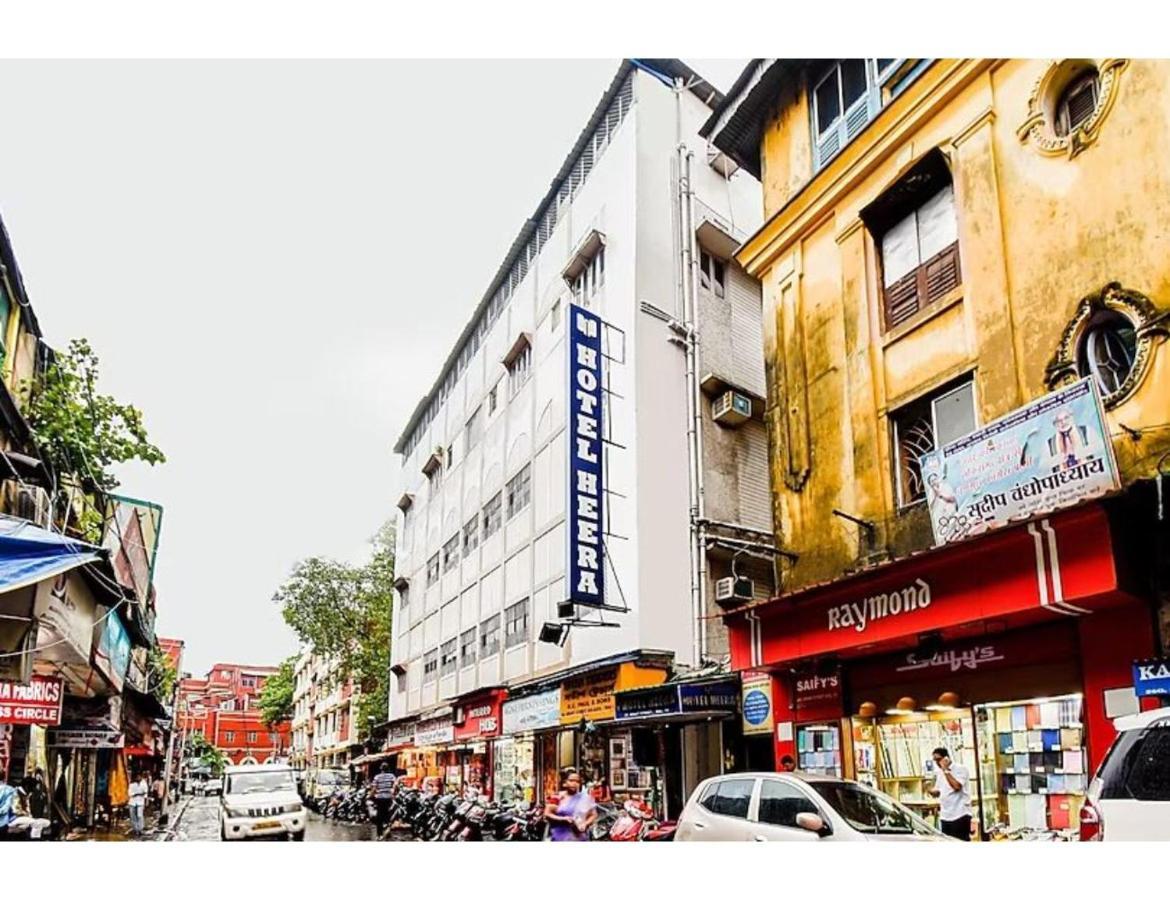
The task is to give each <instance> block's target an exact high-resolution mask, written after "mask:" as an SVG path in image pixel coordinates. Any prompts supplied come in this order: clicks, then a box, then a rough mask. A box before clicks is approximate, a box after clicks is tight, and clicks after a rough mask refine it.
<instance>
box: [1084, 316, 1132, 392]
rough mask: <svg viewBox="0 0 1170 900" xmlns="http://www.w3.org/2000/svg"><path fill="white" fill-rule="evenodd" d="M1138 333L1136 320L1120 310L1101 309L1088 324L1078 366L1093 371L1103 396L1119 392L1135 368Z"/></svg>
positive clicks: (1088, 373) (1085, 372) (1086, 370)
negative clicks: (1135, 328) (1135, 327)
mask: <svg viewBox="0 0 1170 900" xmlns="http://www.w3.org/2000/svg"><path fill="white" fill-rule="evenodd" d="M1136 354H1137V334H1136V332H1135V330H1134V326H1133V322H1131V321H1130V320H1129V318H1127V317H1126V316H1124V315H1122V314H1121V313H1119V312H1117V311H1116V310H1112V309H1111V310H1106V311H1104V312H1100V313H1098V314H1097V315H1096V316H1094V318H1093V319H1092V320H1091V321H1090V322H1089V324H1088V327H1086V328H1085V333H1084V336H1083V337H1082V338H1081V342H1080V346H1079V347H1078V349H1077V370H1078V371H1079V372H1080V374H1081V376H1082V377H1084V376H1086V375H1091V376H1092V377H1093V380H1094V381H1096V382H1097V388H1098V390H1099V391H1100V393H1101V396H1102V397H1109V396H1110V395H1111V394H1115V393H1117V391H1118V390H1120V389H1121V386H1122V385H1123V384H1124V383H1125V380H1126V379H1127V378H1128V377H1129V373H1130V372H1131V371H1133V364H1134V358H1135V357H1136Z"/></svg>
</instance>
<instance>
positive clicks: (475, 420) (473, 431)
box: [463, 406, 483, 453]
mask: <svg viewBox="0 0 1170 900" xmlns="http://www.w3.org/2000/svg"><path fill="white" fill-rule="evenodd" d="M481 412H482V409H481V408H480V407H478V406H477V407H476V408H475V412H473V413H472V414H471V418H470V419H468V420H467V425H466V426H465V427H464V429H463V432H464V436H465V440H464V447H465V452H467V453H470V452H471V451H472V450H474V449H475V446H476V445H477V444H478V443H479V442H480V439H481V438H483V416H482V415H480V413H481Z"/></svg>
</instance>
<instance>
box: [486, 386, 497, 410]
mask: <svg viewBox="0 0 1170 900" xmlns="http://www.w3.org/2000/svg"><path fill="white" fill-rule="evenodd" d="M498 388H499V385H498V384H497V385H494V386H493V387H492V389H491V390H490V391H488V398H487V411H488V415H489V416H491V415H494V414H495V412H496V406H497V405H498V404H499V393H498Z"/></svg>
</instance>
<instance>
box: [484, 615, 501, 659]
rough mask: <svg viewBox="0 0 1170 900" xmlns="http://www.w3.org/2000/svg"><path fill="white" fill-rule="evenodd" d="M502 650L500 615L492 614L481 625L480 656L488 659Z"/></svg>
mask: <svg viewBox="0 0 1170 900" xmlns="http://www.w3.org/2000/svg"><path fill="white" fill-rule="evenodd" d="M499 652H500V617H499V616H492V617H491V618H490V619H485V620H484V621H483V622H481V623H480V625H479V658H480V659H481V660H483V659H487V658H488V657H489V656H495V655H496V654H497V653H499Z"/></svg>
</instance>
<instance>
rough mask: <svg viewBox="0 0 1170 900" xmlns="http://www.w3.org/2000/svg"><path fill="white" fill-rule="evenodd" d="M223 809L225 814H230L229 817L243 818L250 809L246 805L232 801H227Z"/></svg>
mask: <svg viewBox="0 0 1170 900" xmlns="http://www.w3.org/2000/svg"><path fill="white" fill-rule="evenodd" d="M223 811H224V814H225V815H227V816H229V817H236V818H242V817H244V816H246V815H248V810H247V808H246V807H243V806H235V805H233V804H231V803H225V804H224V805H223Z"/></svg>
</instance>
